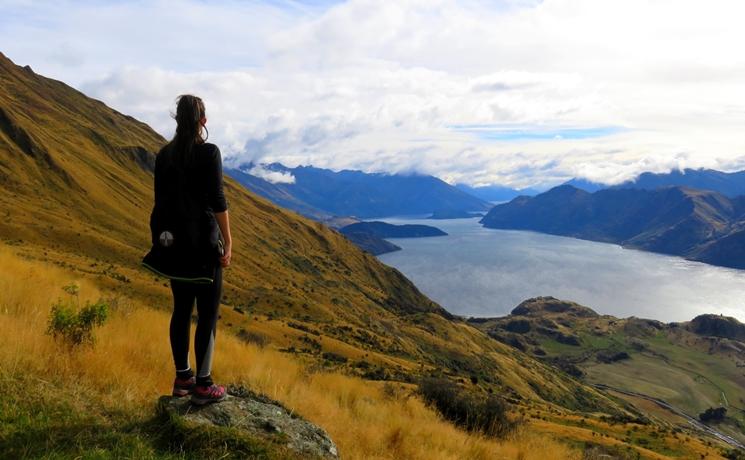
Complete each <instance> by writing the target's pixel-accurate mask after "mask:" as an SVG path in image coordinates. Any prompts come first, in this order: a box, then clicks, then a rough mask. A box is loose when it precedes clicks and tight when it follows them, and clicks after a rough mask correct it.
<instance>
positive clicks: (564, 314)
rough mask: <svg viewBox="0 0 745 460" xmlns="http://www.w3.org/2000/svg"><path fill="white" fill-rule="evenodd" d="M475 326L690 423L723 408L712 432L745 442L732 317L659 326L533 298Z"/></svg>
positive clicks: (744, 361) (741, 345)
mask: <svg viewBox="0 0 745 460" xmlns="http://www.w3.org/2000/svg"><path fill="white" fill-rule="evenodd" d="M473 324H475V325H477V326H478V327H480V328H481V329H482V330H484V331H485V332H487V333H488V334H490V335H491V336H492V337H495V338H497V339H498V340H500V341H502V342H505V343H511V344H513V345H514V346H516V347H518V348H521V349H523V350H525V351H526V352H528V353H531V354H533V355H534V356H536V357H538V358H540V359H543V360H545V361H547V362H551V363H553V364H554V365H556V366H557V367H560V368H562V369H564V370H565V371H566V372H568V373H571V374H573V375H575V376H576V377H577V378H579V379H581V380H583V381H585V382H587V383H590V384H602V385H605V386H608V387H611V388H616V389H619V390H623V391H627V392H634V393H639V394H641V395H645V396H650V397H653V398H657V399H660V400H663V401H665V402H667V403H669V404H670V405H672V406H673V407H675V408H677V409H680V410H681V411H682V412H683V413H685V414H687V415H690V416H692V417H693V418H697V417H698V415H699V414H700V413H702V412H704V411H705V410H706V409H708V408H711V407H713V408H716V407H720V406H721V407H726V408H727V418H726V419H725V420H724V421H723V422H722V423H718V424H717V425H716V427H717V428H718V429H719V430H720V431H722V432H723V433H726V434H728V435H729V436H732V437H733V438H735V439H737V440H739V441H740V442H742V443H744V444H745V341H743V340H742V337H741V336H745V325H743V324H740V323H738V322H737V320H735V319H733V318H723V317H719V316H715V315H703V316H701V317H698V318H696V319H694V320H693V321H691V322H688V323H672V324H664V323H661V322H659V321H653V320H646V319H640V318H633V317H632V318H627V319H619V318H615V317H613V316H608V315H602V316H601V315H598V314H597V313H595V312H594V311H592V310H591V309H589V308H586V307H583V306H580V305H577V304H574V303H572V302H564V301H560V300H556V299H553V298H537V299H531V300H529V301H526V302H524V303H523V304H521V305H520V306H518V307H517V308H516V309H515V310H513V312H512V314H511V315H509V316H506V317H503V318H494V319H488V320H487V319H482V320H475V321H473ZM617 394H618V396H619V397H622V398H624V399H627V400H629V401H630V402H632V403H633V404H635V405H637V406H638V407H640V408H641V410H643V411H644V412H645V413H646V414H647V415H649V416H651V417H653V418H659V419H660V420H662V421H665V422H669V423H671V424H672V425H675V426H682V427H687V426H688V425H689V424H688V422H687V421H686V420H685V419H682V418H681V417H680V416H678V415H676V414H675V413H674V412H672V411H670V410H667V409H665V408H662V407H660V406H658V405H655V404H652V403H650V402H649V400H644V399H639V398H638V397H629V395H625V394H622V393H617Z"/></svg>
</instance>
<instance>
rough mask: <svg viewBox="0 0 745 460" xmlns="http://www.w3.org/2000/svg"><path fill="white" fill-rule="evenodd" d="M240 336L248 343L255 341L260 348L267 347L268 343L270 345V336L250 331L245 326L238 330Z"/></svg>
mask: <svg viewBox="0 0 745 460" xmlns="http://www.w3.org/2000/svg"><path fill="white" fill-rule="evenodd" d="M238 338H239V339H241V340H243V341H244V342H246V343H253V344H254V345H256V346H258V347H259V348H264V347H266V346H267V345H269V342H270V340H269V337H267V336H266V335H264V334H262V333H261V332H254V331H249V330H247V329H244V328H241V330H240V331H238Z"/></svg>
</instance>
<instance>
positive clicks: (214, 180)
mask: <svg viewBox="0 0 745 460" xmlns="http://www.w3.org/2000/svg"><path fill="white" fill-rule="evenodd" d="M209 177H210V182H209V184H208V189H207V193H208V202H209V205H210V207H211V208H212V211H213V212H223V211H227V209H228V202H227V200H226V199H225V193H224V192H223V180H222V156H221V154H220V149H219V148H217V146H215V151H214V153H213V159H212V169H211V171H210V174H209Z"/></svg>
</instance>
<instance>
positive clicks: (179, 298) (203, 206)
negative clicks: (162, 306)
mask: <svg viewBox="0 0 745 460" xmlns="http://www.w3.org/2000/svg"><path fill="white" fill-rule="evenodd" d="M177 101H178V102H177V107H176V114H175V119H176V124H177V127H176V134H175V136H174V137H173V139H172V140H171V141H170V142H169V143H168V144H166V145H165V146H164V147H163V148H162V149H161V150H160V152H159V153H158V155H157V157H156V161H155V181H154V182H155V207H154V210H153V215H152V216H151V229H152V230H153V240H154V241H153V242H154V248H155V246H156V245H159V246H160V252H158V251H155V249H154V250H153V251H151V253H152V252H155V253H156V255H155V256H153V257H152V258H151V259H147V256H146V261H148V262H150V264H151V265H148V264H146V263H144V262H143V265H145V266H147V267H148V268H150V269H151V270H154V271H156V272H158V273H160V274H162V275H165V276H167V277H168V278H170V280H171V291H172V293H173V315H172V316H171V324H170V340H171V351H172V353H173V361H174V364H175V366H176V379H175V380H174V383H173V395H174V396H187V395H189V394H191V400H192V401H193V402H194V403H196V404H206V403H210V402H216V401H221V400H223V399H225V396H226V392H225V387H223V386H221V385H216V384H215V383H214V382H213V381H212V378H211V370H212V357H213V353H214V346H215V329H216V327H217V319H218V307H219V305H220V297H221V295H222V269H223V268H224V267H228V266H229V265H230V259H231V247H232V239H231V235H230V224H229V219H228V204H227V201H226V200H225V196H224V194H223V183H222V182H223V181H222V158H221V156H220V150H219V149H218V148H217V146H216V145H214V144H211V143H208V142H206V137H205V136H203V131H206V130H207V129H206V124H207V117H206V112H205V109H204V103H203V102H202V100H201V99H200V98H198V97H196V96H193V95H189V94H184V95H181V96H179V97H178V99H177ZM207 134H208V135H209V133H207ZM164 222H167V223H164ZM215 223H216V224H217V225H215ZM218 227H219V234H218ZM164 228H167V230H163V229H164ZM168 251H170V252H168ZM162 254H165V255H162ZM156 265H157V266H158V267H159V268H160V270H157V269H155V268H154V267H153V266H156ZM163 267H166V268H163ZM195 300H196V304H197V313H198V315H199V320H198V322H197V328H196V333H195V337H194V351H195V354H196V370H197V372H196V375H195V374H194V372H193V371H192V369H191V366H190V365H189V329H190V325H191V315H192V310H193V308H194V302H195Z"/></svg>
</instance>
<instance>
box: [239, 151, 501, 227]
mask: <svg viewBox="0 0 745 460" xmlns="http://www.w3.org/2000/svg"><path fill="white" fill-rule="evenodd" d="M255 168H256V169H255ZM257 169H258V170H259V171H261V172H260V173H257V174H252V173H251V172H252V171H256V170H257ZM225 172H226V174H228V175H230V176H232V177H233V178H234V179H235V180H236V181H238V182H239V183H241V184H242V185H244V186H245V187H247V188H248V189H249V190H252V191H253V192H255V193H257V194H259V195H261V196H263V197H265V198H268V199H269V200H271V201H273V202H274V203H276V204H279V205H280V206H284V207H286V208H289V209H292V210H295V211H297V212H299V213H300V214H303V215H305V216H308V217H311V218H314V219H317V220H323V219H324V218H329V217H332V216H354V217H357V218H361V219H368V218H374V217H386V216H394V215H417V214H431V213H433V212H434V211H438V210H448V211H461V212H468V211H486V210H488V209H489V207H490V204H489V203H487V202H486V201H485V200H482V199H479V198H476V197H475V196H472V195H469V194H468V193H466V192H463V191H462V190H459V189H458V188H456V187H453V186H452V185H450V184H448V183H446V182H444V181H442V180H440V179H438V178H436V177H434V176H428V175H420V174H411V175H403V174H383V173H365V172H362V171H353V170H342V171H332V170H330V169H322V168H316V167H313V166H298V167H294V168H289V167H286V166H283V165H281V164H278V163H272V164H268V165H260V166H259V167H258V168H257V167H256V166H255V165H253V164H246V165H240V166H237V167H233V168H226V170H225ZM271 173H275V174H280V175H281V177H283V181H281V182H276V181H275V182H271V181H269V180H267V179H265V178H263V177H261V176H260V174H263V175H268V174H271Z"/></svg>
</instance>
